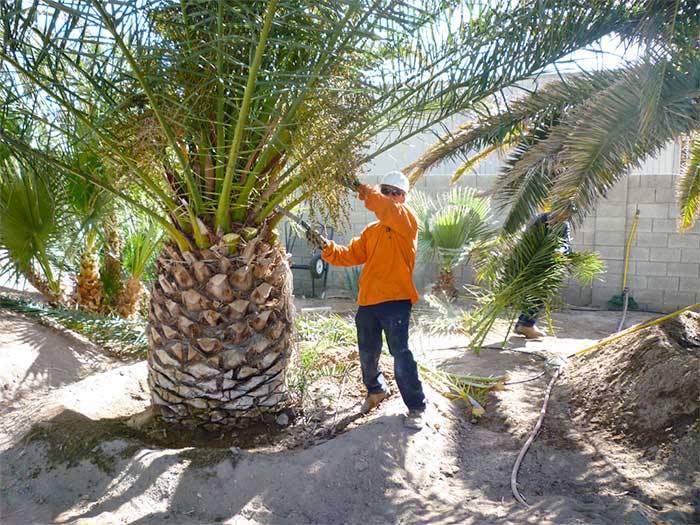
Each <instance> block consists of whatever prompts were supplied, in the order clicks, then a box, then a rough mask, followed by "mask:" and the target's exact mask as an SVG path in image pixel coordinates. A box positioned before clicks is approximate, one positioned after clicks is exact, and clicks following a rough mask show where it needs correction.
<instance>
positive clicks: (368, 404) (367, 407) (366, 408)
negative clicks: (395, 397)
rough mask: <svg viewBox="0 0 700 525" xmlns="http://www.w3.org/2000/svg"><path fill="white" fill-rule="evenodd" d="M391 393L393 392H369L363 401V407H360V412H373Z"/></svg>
mask: <svg viewBox="0 0 700 525" xmlns="http://www.w3.org/2000/svg"><path fill="white" fill-rule="evenodd" d="M390 395H391V392H377V393H376V394H367V397H366V398H365V402H364V403H362V408H360V413H362V414H367V413H369V412H371V411H372V410H374V409H375V408H377V407H378V406H379V403H381V402H382V401H384V400H385V399H386V398H387V397H389V396H390Z"/></svg>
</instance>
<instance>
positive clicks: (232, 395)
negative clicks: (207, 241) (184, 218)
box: [147, 238, 294, 430]
mask: <svg viewBox="0 0 700 525" xmlns="http://www.w3.org/2000/svg"><path fill="white" fill-rule="evenodd" d="M236 251H237V253H235V254H233V255H228V254H227V248H226V247H225V246H224V245H223V244H220V245H217V246H216V247H213V248H212V249H208V250H197V251H195V252H180V251H179V250H178V248H177V247H176V246H174V245H172V244H169V245H166V247H165V248H164V251H163V253H162V254H161V256H160V258H159V259H158V262H157V269H156V280H155V283H154V286H153V290H152V293H151V301H150V306H149V316H148V321H149V322H148V327H147V334H148V339H149V343H150V344H149V354H148V368H149V374H148V383H149V385H150V387H151V400H152V403H153V404H154V405H156V406H157V407H158V408H159V409H160V412H161V414H162V416H163V417H164V418H165V419H166V420H170V421H178V422H180V423H183V424H187V425H193V426H204V427H205V428H207V429H210V430H213V429H214V428H216V427H217V426H219V425H230V426H237V427H245V426H248V425H249V424H250V423H252V422H256V421H261V420H263V421H272V420H274V418H275V417H276V414H277V413H278V412H280V411H281V410H283V409H284V408H286V407H287V406H288V397H287V394H286V392H285V381H284V380H285V372H286V368H287V363H288V359H289V354H290V351H291V342H292V339H291V337H292V315H293V308H294V307H293V303H292V295H291V292H292V282H291V271H290V269H289V265H288V263H287V258H286V254H285V253H284V250H283V249H282V248H281V247H280V246H278V245H274V246H270V245H269V244H267V243H265V242H262V241H260V240H259V239H258V238H255V239H253V240H251V241H249V242H248V243H246V244H245V245H244V246H242V247H240V249H239V250H236Z"/></svg>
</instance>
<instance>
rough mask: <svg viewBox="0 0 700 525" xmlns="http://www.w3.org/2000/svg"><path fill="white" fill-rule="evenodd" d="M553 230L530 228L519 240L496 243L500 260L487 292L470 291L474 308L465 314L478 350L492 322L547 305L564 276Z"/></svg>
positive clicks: (558, 238) (558, 239) (558, 241)
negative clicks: (536, 306) (475, 299)
mask: <svg viewBox="0 0 700 525" xmlns="http://www.w3.org/2000/svg"><path fill="white" fill-rule="evenodd" d="M561 243H562V239H561V236H560V235H559V232H558V231H557V228H547V227H546V226H545V225H534V226H532V227H530V228H527V229H526V230H525V231H524V232H523V233H522V234H521V235H520V236H517V237H511V238H504V239H501V242H500V248H501V252H500V256H499V257H498V258H497V261H496V262H495V263H491V264H489V267H490V268H491V275H490V277H491V286H490V287H489V289H488V290H478V289H475V288H474V289H472V292H473V293H474V294H475V295H476V296H477V299H478V303H479V304H478V306H477V307H476V308H474V309H473V310H472V311H471V312H470V313H469V319H468V327H467V329H468V330H469V332H470V334H471V335H472V344H473V345H474V346H475V348H476V349H477V350H478V348H479V347H480V345H481V344H482V343H483V341H484V339H485V338H486V335H487V334H488V332H489V330H490V329H491V327H492V326H493V324H494V323H495V321H496V319H498V318H499V317H501V316H503V315H507V316H508V317H509V318H512V317H513V316H514V315H516V314H517V313H518V312H520V311H523V310H526V309H528V308H529V307H531V306H532V305H533V304H547V303H549V302H550V301H551V299H552V298H553V297H554V296H555V295H556V294H557V293H558V290H559V288H560V286H561V285H562V283H563V282H564V279H565V277H566V275H567V258H566V256H564V255H563V254H561V253H559V252H558V249H559V248H560V247H561Z"/></svg>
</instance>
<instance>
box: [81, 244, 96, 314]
mask: <svg viewBox="0 0 700 525" xmlns="http://www.w3.org/2000/svg"><path fill="white" fill-rule="evenodd" d="M75 303H76V304H77V305H78V306H79V307H80V308H82V309H83V310H86V311H88V312H95V313H98V312H99V311H100V308H101V306H102V281H101V280H100V265H99V263H98V261H97V254H95V253H94V248H93V246H92V243H87V244H86V246H85V250H84V251H83V253H82V255H81V256H80V271H79V272H78V275H76V277H75Z"/></svg>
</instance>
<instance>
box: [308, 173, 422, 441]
mask: <svg viewBox="0 0 700 525" xmlns="http://www.w3.org/2000/svg"><path fill="white" fill-rule="evenodd" d="M351 186H352V188H353V189H354V190H355V191H357V193H358V196H359V198H360V200H362V201H364V203H365V207H366V208H367V209H368V210H371V211H373V212H374V214H375V215H376V216H377V220H376V221H375V222H372V223H370V224H369V225H367V226H366V227H365V229H364V230H362V233H361V234H360V236H359V237H355V238H354V239H352V241H350V243H349V244H348V245H347V246H339V245H337V244H336V243H334V242H333V241H328V240H326V239H325V238H324V237H322V236H321V235H320V234H319V233H318V232H315V231H313V230H311V231H310V232H309V233H308V234H307V238H308V240H309V242H310V243H311V244H313V245H315V246H317V247H318V248H320V249H322V250H323V252H322V257H323V259H324V260H325V261H327V262H328V263H330V264H332V265H334V266H357V265H360V264H364V268H363V269H362V273H361V274H360V282H359V285H360V290H359V295H358V299H357V302H358V304H359V307H358V309H357V315H356V316H355V324H356V326H357V343H358V347H359V353H360V364H361V366H362V380H363V382H364V384H365V386H366V387H367V398H366V399H365V402H364V403H363V405H362V409H361V411H362V412H363V413H367V412H369V411H370V410H372V409H374V408H375V407H377V406H378V405H379V403H381V402H382V401H383V400H384V399H385V398H386V397H388V396H389V395H390V392H389V389H388V387H387V384H386V380H385V379H384V376H383V375H382V372H381V371H380V370H379V355H380V353H381V349H382V332H384V334H385V335H386V340H387V343H388V345H389V352H391V355H392V356H393V357H394V377H395V378H396V383H397V384H398V386H399V392H401V397H402V398H403V401H404V403H405V404H406V406H407V407H408V414H407V415H406V417H405V419H404V423H405V425H406V426H407V427H408V428H414V429H420V428H422V426H423V412H424V411H425V396H424V395H423V386H422V384H421V382H420V379H419V378H418V367H417V365H416V361H415V359H414V358H413V354H412V353H411V351H410V350H409V348H408V325H409V321H410V317H411V307H412V306H413V304H415V303H416V301H417V300H418V292H417V291H416V287H415V285H414V284H413V268H414V266H415V262H416V239H417V237H418V221H417V220H416V217H415V215H414V213H413V211H412V210H411V209H410V208H409V207H408V206H407V205H406V204H405V202H406V193H407V192H408V190H409V183H408V179H407V178H406V177H405V176H404V175H403V174H402V173H400V172H398V171H392V172H389V173H387V174H386V175H385V176H384V178H383V179H382V183H381V184H380V186H379V188H375V187H371V186H368V185H366V184H360V183H359V182H357V181H355V182H354V183H352V184H351Z"/></svg>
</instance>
